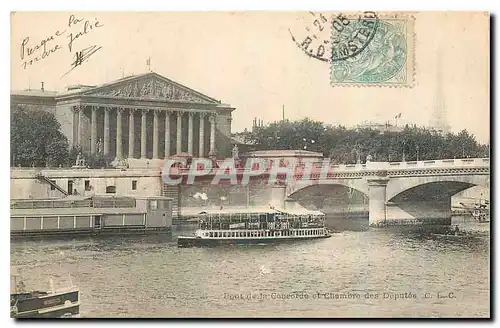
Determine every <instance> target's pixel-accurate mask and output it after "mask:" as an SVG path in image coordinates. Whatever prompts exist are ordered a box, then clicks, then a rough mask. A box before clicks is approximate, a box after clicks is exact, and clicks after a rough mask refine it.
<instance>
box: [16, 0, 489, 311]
mask: <svg viewBox="0 0 500 328" xmlns="http://www.w3.org/2000/svg"><path fill="white" fill-rule="evenodd" d="M11 27H12V28H11V43H10V49H11V52H10V54H11V89H10V101H11V103H10V149H11V153H10V167H11V170H10V198H11V199H10V220H9V228H10V236H11V241H10V276H11V292H10V315H11V317H12V318H16V319H17V318H19V319H20V318H45V317H49V318H56V317H80V318H139V317H140V318H256V317H257V318H490V317H491V309H490V301H491V300H490V298H491V290H490V282H491V276H490V263H491V258H490V245H491V243H490V132H489V126H490V91H489V90H490V85H489V83H490V82H489V81H490V15H489V13H487V12H418V11H413V12H409V11H408V12H378V11H372V10H366V11H349V12H347V11H345V12H341V11H330V12H326V11H325V12H312V11H311V12H308V11H302V12H290V11H288V12H244V11H242V12H148V13H146V12H128V13H127V12H120V13H118V12H116V13H113V12H43V13H42V12H13V13H11Z"/></svg>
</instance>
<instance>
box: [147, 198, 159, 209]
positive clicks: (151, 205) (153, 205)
mask: <svg viewBox="0 0 500 328" xmlns="http://www.w3.org/2000/svg"><path fill="white" fill-rule="evenodd" d="M149 206H150V208H151V210H153V211H155V210H156V209H157V208H158V201H156V200H152V201H150V203H149Z"/></svg>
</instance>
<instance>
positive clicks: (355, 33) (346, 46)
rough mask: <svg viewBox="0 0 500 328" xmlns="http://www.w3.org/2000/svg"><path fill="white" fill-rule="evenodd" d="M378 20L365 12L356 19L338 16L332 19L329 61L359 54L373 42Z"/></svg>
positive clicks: (373, 13)
mask: <svg viewBox="0 0 500 328" xmlns="http://www.w3.org/2000/svg"><path fill="white" fill-rule="evenodd" d="M378 26H379V20H378V17H377V14H376V13H375V12H373V11H365V12H364V13H363V14H362V15H360V16H359V17H358V18H354V19H353V18H348V17H346V16H345V15H344V14H338V15H336V16H335V17H333V18H332V23H331V28H332V35H331V39H332V56H331V61H332V62H334V61H340V60H346V59H348V58H352V57H355V56H356V55H358V54H360V53H361V52H362V51H363V50H364V49H365V48H366V47H367V46H368V44H369V43H370V42H371V41H372V40H373V38H374V36H375V34H376V32H377V28H378Z"/></svg>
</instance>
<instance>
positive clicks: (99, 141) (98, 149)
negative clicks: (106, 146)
mask: <svg viewBox="0 0 500 328" xmlns="http://www.w3.org/2000/svg"><path fill="white" fill-rule="evenodd" d="M96 146H97V147H96V148H97V153H98V154H100V153H102V139H101V138H99V140H97V143H96Z"/></svg>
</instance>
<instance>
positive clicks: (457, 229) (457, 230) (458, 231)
mask: <svg viewBox="0 0 500 328" xmlns="http://www.w3.org/2000/svg"><path fill="white" fill-rule="evenodd" d="M459 233H460V229H459V228H458V225H456V226H455V235H458V234H459Z"/></svg>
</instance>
